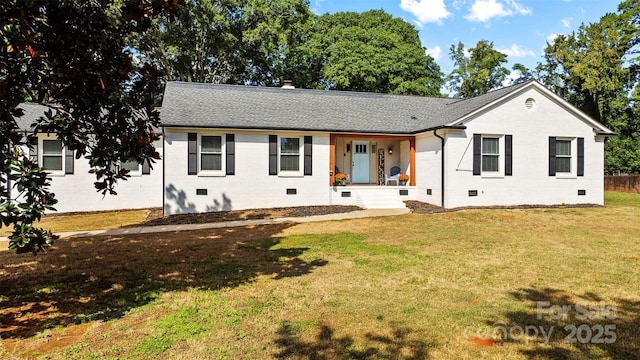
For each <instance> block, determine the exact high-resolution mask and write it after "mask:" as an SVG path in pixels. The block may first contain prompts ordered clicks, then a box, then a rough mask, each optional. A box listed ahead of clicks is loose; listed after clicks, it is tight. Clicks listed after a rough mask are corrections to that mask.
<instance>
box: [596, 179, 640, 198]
mask: <svg viewBox="0 0 640 360" xmlns="http://www.w3.org/2000/svg"><path fill="white" fill-rule="evenodd" d="M604 189H605V190H606V191H621V192H628V193H639V194H640V175H620V176H609V175H606V176H605V177H604Z"/></svg>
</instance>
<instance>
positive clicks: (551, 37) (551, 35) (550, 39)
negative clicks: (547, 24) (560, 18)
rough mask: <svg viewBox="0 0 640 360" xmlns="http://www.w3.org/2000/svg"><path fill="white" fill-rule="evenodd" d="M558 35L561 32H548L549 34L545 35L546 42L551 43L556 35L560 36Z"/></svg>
mask: <svg viewBox="0 0 640 360" xmlns="http://www.w3.org/2000/svg"><path fill="white" fill-rule="evenodd" d="M560 35H562V34H561V33H553V34H550V35H549V36H547V42H548V43H549V44H553V42H554V41H555V40H556V38H557V37H558V36H560Z"/></svg>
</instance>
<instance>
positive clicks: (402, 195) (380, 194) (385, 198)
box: [329, 185, 417, 209]
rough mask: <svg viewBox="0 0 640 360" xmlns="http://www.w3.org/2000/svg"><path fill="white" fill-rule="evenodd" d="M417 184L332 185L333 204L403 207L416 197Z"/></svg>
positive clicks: (384, 207) (373, 207) (379, 207)
mask: <svg viewBox="0 0 640 360" xmlns="http://www.w3.org/2000/svg"><path fill="white" fill-rule="evenodd" d="M416 192H417V188H416V187H415V186H384V185H383V186H378V185H370V186H362V185H347V186H332V187H331V188H330V191H329V193H330V195H329V196H330V201H331V205H355V206H360V207H362V208H365V209H401V208H405V207H406V206H405V204H404V201H405V200H414V199H415V198H416Z"/></svg>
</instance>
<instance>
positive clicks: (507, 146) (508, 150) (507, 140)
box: [504, 135, 513, 176]
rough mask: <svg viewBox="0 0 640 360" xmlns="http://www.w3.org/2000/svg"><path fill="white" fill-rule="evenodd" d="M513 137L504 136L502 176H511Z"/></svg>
mask: <svg viewBox="0 0 640 360" xmlns="http://www.w3.org/2000/svg"><path fill="white" fill-rule="evenodd" d="M512 147H513V136H512V135H505V136H504V175H505V176H511V175H513V150H512Z"/></svg>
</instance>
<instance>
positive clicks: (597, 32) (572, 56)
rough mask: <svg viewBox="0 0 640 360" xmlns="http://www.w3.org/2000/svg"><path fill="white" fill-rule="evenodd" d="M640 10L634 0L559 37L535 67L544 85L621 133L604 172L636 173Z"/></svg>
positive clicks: (639, 160)
mask: <svg viewBox="0 0 640 360" xmlns="http://www.w3.org/2000/svg"><path fill="white" fill-rule="evenodd" d="M638 7H639V5H638V1H636V0H633V1H625V2H623V3H621V4H620V6H619V12H618V13H610V14H606V15H604V16H603V17H601V18H600V20H599V21H598V22H596V23H591V24H587V25H585V24H583V25H581V26H580V28H579V29H578V31H576V32H575V33H572V34H569V35H560V36H558V37H557V38H556V39H554V40H553V41H552V42H551V43H549V44H548V45H547V47H546V49H545V55H544V62H543V63H541V64H539V65H538V67H537V70H538V73H539V75H540V78H541V80H542V82H543V83H545V84H546V85H547V86H549V87H550V88H551V89H552V90H553V91H555V92H556V93H557V94H559V95H561V96H562V97H564V98H565V99H567V100H568V101H569V102H570V103H572V104H573V105H575V106H576V107H578V108H579V109H581V110H582V111H584V112H585V113H587V114H588V115H590V116H591V117H593V118H594V119H596V120H598V121H600V122H602V123H603V124H604V125H607V126H608V127H610V128H611V129H613V130H614V131H616V132H617V133H618V134H619V136H618V137H615V138H611V139H609V141H608V142H607V146H606V148H607V153H606V157H605V167H606V171H607V172H608V173H613V172H617V171H622V172H633V173H638V172H639V171H640V151H638V150H637V149H638V147H639V146H640V133H638V125H639V124H638V120H637V118H638V115H640V113H639V112H638V110H640V109H639V108H638V102H637V100H638V99H634V98H633V94H637V93H638V92H637V89H638V76H639V74H640V72H639V70H638V63H637V61H636V59H635V56H636V55H635V54H636V52H637V51H636V47H637V45H638V34H639V32H638V30H639V29H638V21H637V19H638V16H639V8H638ZM630 94H631V95H632V96H630ZM634 148H635V149H634Z"/></svg>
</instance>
